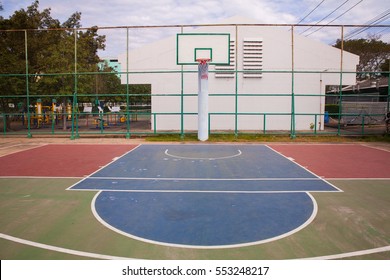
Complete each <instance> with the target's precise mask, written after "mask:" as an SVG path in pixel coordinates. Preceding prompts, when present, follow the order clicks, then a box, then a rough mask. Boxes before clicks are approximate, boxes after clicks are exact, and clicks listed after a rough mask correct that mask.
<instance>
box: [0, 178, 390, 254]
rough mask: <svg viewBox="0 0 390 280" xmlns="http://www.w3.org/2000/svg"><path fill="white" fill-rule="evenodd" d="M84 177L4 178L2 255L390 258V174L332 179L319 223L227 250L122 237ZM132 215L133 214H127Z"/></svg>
mask: <svg viewBox="0 0 390 280" xmlns="http://www.w3.org/2000/svg"><path fill="white" fill-rule="evenodd" d="M79 180H80V178H59V177H53V178H50V177H6V176H3V177H1V178H0V228H1V230H0V233H1V237H2V238H0V257H1V259H3V260H4V259H78V260H80V259H117V258H129V259H186V260H188V259H302V258H322V259H363V260H364V259H390V246H389V245H390V220H389V218H388V217H390V191H389V190H390V179H387V178H382V179H378V178H376V179H370V178H364V179H351V178H348V179H342V178H341V179H340V178H338V179H328V182H330V183H331V184H333V185H334V186H336V187H337V188H339V189H341V190H342V191H343V192H317V193H312V196H313V197H314V198H315V200H316V202H317V206H318V212H317V214H316V216H315V218H314V220H313V221H312V222H311V223H310V224H309V225H307V226H306V227H305V228H303V229H301V230H299V231H298V232H296V233H294V234H292V235H289V236H287V237H284V238H282V239H278V240H275V241H271V242H267V243H264V244H258V245H253V246H243V247H236V248H226V249H197V248H179V247H171V246H162V245H157V244H152V243H147V242H142V241H139V240H135V239H132V238H129V237H127V236H124V235H121V234H118V233H117V232H115V231H112V230H111V229H109V228H107V227H105V226H104V225H103V224H102V223H100V222H99V221H98V220H97V219H96V217H95V216H94V214H93V212H92V211H91V203H92V201H93V198H94V196H95V195H96V193H97V192H94V191H69V190H67V188H68V187H70V186H72V185H73V184H75V183H76V182H78V181H79ZM126 214H127V215H131V213H126Z"/></svg>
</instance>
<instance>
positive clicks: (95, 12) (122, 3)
mask: <svg viewBox="0 0 390 280" xmlns="http://www.w3.org/2000/svg"><path fill="white" fill-rule="evenodd" d="M33 1H34V0H3V1H2V3H3V6H4V11H3V12H2V15H3V16H4V17H5V18H7V17H8V16H9V15H11V14H13V12H14V11H15V10H19V9H21V8H24V9H25V8H27V6H29V5H31V3H33ZM344 1H346V0H342V1H340V0H325V1H324V2H323V3H322V4H321V5H320V6H319V7H318V9H316V10H315V11H314V12H313V13H312V14H311V15H310V16H308V17H307V18H306V19H305V21H304V22H303V23H316V22H318V21H319V20H321V19H322V18H323V17H325V16H326V15H328V14H329V13H331V12H332V11H334V10H335V9H336V8H337V7H338V6H340V4H342V3H343V2H344ZM359 1H360V0H349V1H348V2H347V3H346V4H345V5H344V6H343V7H341V8H340V9H339V10H337V11H335V12H334V13H333V14H332V15H331V16H330V17H329V18H327V19H325V20H324V21H323V22H321V23H322V24H327V23H328V22H329V21H331V20H333V19H335V18H336V17H337V16H339V15H340V14H342V13H343V12H345V11H346V10H347V9H349V8H351V7H352V6H353V5H355V4H356V3H358V2H359ZM320 2H321V0H203V1H200V0H158V1H155V0H109V1H107V0H82V1H81V0H67V1H59V0H40V10H43V9H45V8H49V7H50V8H51V13H52V16H53V17H54V18H58V19H59V20H60V21H61V22H64V21H65V20H66V19H68V18H69V16H71V15H72V14H73V13H74V12H76V11H79V12H81V13H82V17H81V23H82V25H83V27H90V26H94V25H97V26H134V25H135V26H142V25H143V26H145V25H180V24H204V23H217V22H219V21H221V20H224V19H226V18H229V17H233V16H236V15H239V16H242V17H247V18H252V19H254V20H255V21H256V22H258V23H289V24H294V23H297V22H298V21H299V20H300V19H302V18H303V17H304V16H305V15H307V14H308V13H309V12H310V11H311V10H312V9H313V8H314V7H315V6H317V5H318V4H319V3H320ZM389 8H390V5H389V3H388V1H383V0H363V1H362V2H361V3H360V4H358V5H357V6H356V7H355V8H353V9H352V10H350V11H349V12H347V13H346V14H345V15H343V16H342V17H340V18H339V19H337V20H336V21H334V22H333V23H332V24H363V23H366V22H367V21H368V20H370V19H372V18H374V17H375V16H377V15H379V14H380V13H382V12H384V11H386V10H388V9H389ZM389 22H390V20H388V21H387V23H388V24H389ZM300 30H301V31H302V30H304V29H300ZM314 30H316V29H315V28H313V29H312V30H311V31H314ZM174 32H177V31H176V30H173V29H153V30H150V29H149V30H146V29H143V30H132V31H131V36H132V40H131V42H130V44H131V46H132V47H136V46H139V45H140V44H143V43H146V42H150V41H153V40H157V39H160V38H162V37H164V36H167V35H168V34H173V33H174ZM99 33H102V34H107V38H108V41H107V55H111V53H114V49H117V48H121V49H123V48H125V45H126V43H125V41H124V36H125V32H124V31H123V30H111V31H107V30H106V31H103V30H100V31H99ZM338 34H339V31H338V30H336V31H335V30H334V29H328V28H323V29H322V30H320V31H318V32H315V33H313V34H312V35H310V37H312V38H317V39H320V40H324V41H327V42H328V41H332V40H333V39H336V38H337V36H339V35H338ZM134 38H136V39H134ZM118 40H119V41H118ZM118 46H119V47H118Z"/></svg>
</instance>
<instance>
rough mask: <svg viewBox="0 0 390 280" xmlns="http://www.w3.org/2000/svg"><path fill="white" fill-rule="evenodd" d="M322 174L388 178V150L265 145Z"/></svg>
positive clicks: (333, 146)
mask: <svg viewBox="0 0 390 280" xmlns="http://www.w3.org/2000/svg"><path fill="white" fill-rule="evenodd" d="M269 146H270V147H271V148H273V149H274V150H276V151H278V152H279V153H281V154H283V155H284V156H286V157H291V158H293V159H294V160H295V162H297V163H298V164H300V165H302V166H304V167H305V168H307V169H308V170H310V171H312V172H314V173H315V174H316V175H318V176H322V177H325V178H328V179H329V178H357V179H359V178H373V179H375V178H386V179H389V178H390V152H388V151H385V150H380V149H375V148H371V147H367V146H364V145H359V144H328V145H326V144H297V145H282V144H280V145H278V144H275V145H273V144H272V145H269Z"/></svg>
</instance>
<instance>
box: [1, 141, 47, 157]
mask: <svg viewBox="0 0 390 280" xmlns="http://www.w3.org/2000/svg"><path fill="white" fill-rule="evenodd" d="M31 145H36V146H34V147H29V148H26V149H23V150H19V151H13V152H11V153H8V154H5V155H0V157H5V156H9V155H13V154H17V153H21V152H25V151H29V150H32V149H37V148H41V147H45V146H48V145H49V144H15V145H12V146H7V147H2V148H1V149H6V148H9V147H16V146H31Z"/></svg>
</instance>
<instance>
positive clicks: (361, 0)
mask: <svg viewBox="0 0 390 280" xmlns="http://www.w3.org/2000/svg"><path fill="white" fill-rule="evenodd" d="M362 2H363V0H360V1H359V2H357V3H356V4H355V5H353V6H352V7H351V8H349V9H348V10H346V11H345V12H344V13H342V14H340V15H339V16H338V17H336V18H334V19H333V20H331V21H329V22H328V23H327V24H326V25H329V24H331V23H332V22H334V21H335V20H337V19H339V18H341V17H342V16H343V15H345V14H346V13H348V12H349V11H350V10H352V9H353V8H355V7H356V6H357V5H359V4H360V3H362ZM326 25H324V26H321V27H320V28H318V29H316V30H314V31H313V32H311V33H309V34H307V35H306V37H307V36H310V35H311V34H313V33H315V32H317V31H319V30H321V29H322V28H324V27H325V26H326Z"/></svg>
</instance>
